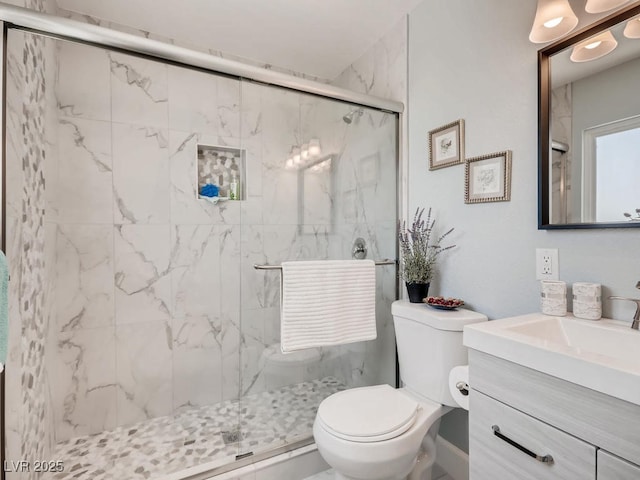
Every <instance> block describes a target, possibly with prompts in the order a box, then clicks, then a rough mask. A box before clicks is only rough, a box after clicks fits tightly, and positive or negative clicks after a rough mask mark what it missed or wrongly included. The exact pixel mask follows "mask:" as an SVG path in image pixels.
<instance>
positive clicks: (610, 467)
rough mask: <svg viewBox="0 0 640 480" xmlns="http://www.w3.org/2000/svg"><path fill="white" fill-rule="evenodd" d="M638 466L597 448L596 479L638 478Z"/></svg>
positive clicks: (630, 479)
mask: <svg viewBox="0 0 640 480" xmlns="http://www.w3.org/2000/svg"><path fill="white" fill-rule="evenodd" d="M639 478H640V466H638V465H634V464H633V463H629V462H627V461H625V460H622V459H621V458H618V457H615V456H613V455H611V454H610V453H609V452H605V451H604V450H598V480H638V479H639Z"/></svg>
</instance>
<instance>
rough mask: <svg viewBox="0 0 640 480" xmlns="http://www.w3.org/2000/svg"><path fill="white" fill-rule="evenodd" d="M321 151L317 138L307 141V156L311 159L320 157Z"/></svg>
mask: <svg viewBox="0 0 640 480" xmlns="http://www.w3.org/2000/svg"><path fill="white" fill-rule="evenodd" d="M321 151H322V149H321V148H320V140H319V139H317V138H312V139H311V140H309V155H311V156H312V157H315V156H318V155H320V152H321Z"/></svg>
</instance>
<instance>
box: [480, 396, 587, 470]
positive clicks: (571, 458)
mask: <svg viewBox="0 0 640 480" xmlns="http://www.w3.org/2000/svg"><path fill="white" fill-rule="evenodd" d="M470 395H471V396H470V406H469V473H470V480H497V479H510V480H547V479H548V480H565V479H566V480H576V479H580V480H589V479H595V475H596V448H595V447H594V446H593V445H590V444H588V443H585V442H583V441H582V440H579V439H577V438H575V437H573V436H571V435H568V434H566V433H564V432H562V431H560V430H558V429H556V428H553V427H551V426H549V425H547V424H546V423H542V422H541V421H539V420H536V419H535V418H533V417H530V416H529V415H526V414H524V413H522V412H519V411H518V410H515V409H513V408H511V407H509V406H507V405H505V404H503V403H500V402H498V401H497V400H494V399H492V398H490V397H488V396H486V395H484V394H482V393H480V392H478V391H476V390H472V391H471V394H470ZM496 429H498V431H496ZM501 436H502V438H501ZM509 442H512V443H509ZM519 447H520V448H519ZM523 450H527V451H528V452H525V451H523ZM531 455H538V456H539V457H544V456H546V455H550V456H551V457H552V458H553V460H552V461H550V462H543V461H541V459H540V458H539V459H536V458H534V457H532V456H531Z"/></svg>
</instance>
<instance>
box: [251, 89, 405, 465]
mask: <svg viewBox="0 0 640 480" xmlns="http://www.w3.org/2000/svg"><path fill="white" fill-rule="evenodd" d="M241 89H242V90H241V91H242V109H241V110H242V119H241V126H242V132H241V135H242V145H243V148H246V150H247V182H246V185H245V192H244V194H245V195H246V197H245V199H244V201H243V217H242V225H241V230H242V243H241V252H242V271H241V306H240V312H241V337H242V339H243V341H242V343H241V347H240V359H241V379H240V385H241V392H240V393H241V397H240V404H241V407H240V412H241V413H240V424H241V432H242V435H243V438H242V441H241V448H240V449H241V451H242V452H243V453H248V452H252V453H254V454H256V453H260V452H264V451H269V450H273V449H275V448H280V447H283V446H286V445H288V444H292V443H295V442H298V441H305V440H307V441H308V440H310V439H311V437H312V426H313V421H314V418H315V413H316V410H317V407H318V405H319V403H320V402H321V401H322V400H323V399H324V398H326V397H327V396H329V395H331V394H332V393H335V392H336V391H339V390H342V389H344V388H350V387H355V386H364V385H372V384H379V383H388V384H391V385H393V386H395V335H394V331H393V322H392V319H391V302H392V301H393V300H394V299H395V298H396V271H395V265H391V266H379V267H376V317H377V332H378V338H377V339H376V340H374V341H369V342H359V343H353V344H349V345H343V346H337V347H322V348H313V349H307V350H303V351H299V352H295V353H290V354H283V353H282V352H281V349H280V281H281V280H280V271H279V270H256V269H254V264H266V265H276V266H277V265H280V264H281V263H282V262H284V261H290V260H326V259H351V258H352V256H351V254H352V248H353V243H354V241H355V240H356V239H358V238H362V239H363V240H364V241H365V243H366V245H367V249H368V254H367V257H368V258H370V259H374V260H379V259H385V258H390V259H395V258H396V234H395V231H396V222H397V208H396V205H397V202H396V199H397V192H396V188H397V176H396V175H397V174H396V172H397V145H398V144H397V131H398V128H397V121H398V118H397V116H396V115H395V114H389V113H384V112H381V111H378V110H374V109H368V108H363V107H359V106H357V105H352V104H347V103H343V102H338V101H334V100H329V99H325V98H321V97H317V96H313V95H308V94H302V93H298V92H293V91H287V90H284V89H279V88H274V87H269V86H264V85H258V84H254V83H250V82H242V84H241Z"/></svg>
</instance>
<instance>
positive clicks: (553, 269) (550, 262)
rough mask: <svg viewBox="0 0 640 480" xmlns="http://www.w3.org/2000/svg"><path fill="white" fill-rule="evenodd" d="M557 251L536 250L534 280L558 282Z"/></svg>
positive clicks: (555, 249)
mask: <svg viewBox="0 0 640 480" xmlns="http://www.w3.org/2000/svg"><path fill="white" fill-rule="evenodd" d="M559 273H560V272H559V268H558V249H557V248H536V279H538V280H558V279H559V278H560V276H559Z"/></svg>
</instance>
